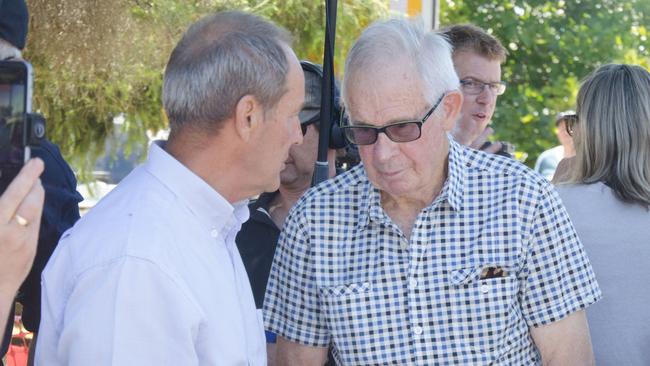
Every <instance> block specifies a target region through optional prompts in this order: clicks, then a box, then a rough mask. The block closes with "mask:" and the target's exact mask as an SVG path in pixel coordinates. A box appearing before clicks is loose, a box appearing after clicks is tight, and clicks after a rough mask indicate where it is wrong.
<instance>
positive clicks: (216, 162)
mask: <svg viewBox="0 0 650 366" xmlns="http://www.w3.org/2000/svg"><path fill="white" fill-rule="evenodd" d="M213 139H214V137H209V136H208V137H204V136H197V135H196V134H190V133H186V134H184V135H182V136H176V137H175V138H174V139H170V140H169V141H167V143H166V146H165V151H167V153H169V154H170V155H171V156H173V157H174V158H175V159H176V160H178V161H179V162H180V163H181V164H183V165H185V167H187V168H188V169H189V170H191V171H192V172H193V173H194V174H196V175H197V176H199V177H200V178H201V179H203V181H205V182H206V183H207V184H209V185H210V186H211V187H212V188H213V189H214V190H215V191H217V192H219V194H220V195H221V196H223V197H224V198H225V199H226V200H227V201H228V202H230V203H231V204H233V203H235V202H239V201H241V200H243V199H246V198H250V197H252V196H254V195H256V194H257V193H259V192H246V190H245V189H244V188H245V185H244V184H243V183H245V182H246V181H247V178H248V177H247V173H246V171H245V169H244V168H243V167H241V166H240V165H238V164H237V157H238V156H239V155H240V154H239V152H238V151H235V150H233V149H230V148H228V147H227V146H226V144H225V143H221V142H215V141H214V140H213ZM215 146H219V147H221V149H219V151H216V150H217V149H216V148H215ZM215 156H219V159H215V158H214V157H215ZM248 179H250V178H248Z"/></svg>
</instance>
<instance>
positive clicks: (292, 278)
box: [264, 206, 330, 347]
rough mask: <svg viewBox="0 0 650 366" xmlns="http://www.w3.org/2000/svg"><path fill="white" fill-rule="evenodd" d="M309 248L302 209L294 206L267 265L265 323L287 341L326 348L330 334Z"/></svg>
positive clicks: (268, 328) (310, 247)
mask: <svg viewBox="0 0 650 366" xmlns="http://www.w3.org/2000/svg"><path fill="white" fill-rule="evenodd" d="M312 249H313V248H312V244H311V243H310V241H309V236H308V232H307V224H306V219H305V217H304V210H302V209H301V206H297V207H294V209H293V210H292V211H291V213H290V214H289V216H288V217H287V219H286V221H285V224H284V229H283V231H282V233H281V234H280V240H279V242H278V248H277V249H276V253H275V257H274V259H273V265H272V266H271V273H270V275H269V282H268V284H267V288H266V295H265V297H264V318H265V326H266V328H267V330H270V331H272V332H274V333H277V334H278V335H279V336H281V337H283V338H285V339H287V340H289V341H292V342H297V343H300V344H304V345H309V346H316V347H327V346H328V345H329V343H330V336H329V333H328V332H327V329H326V326H325V321H324V319H323V317H322V314H321V309H320V301H319V298H318V287H317V282H316V280H317V278H316V276H317V273H316V271H315V268H314V262H313V261H314V259H313V256H312Z"/></svg>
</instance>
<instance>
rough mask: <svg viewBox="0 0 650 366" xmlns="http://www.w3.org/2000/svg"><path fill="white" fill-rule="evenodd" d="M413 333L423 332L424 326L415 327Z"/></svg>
mask: <svg viewBox="0 0 650 366" xmlns="http://www.w3.org/2000/svg"><path fill="white" fill-rule="evenodd" d="M413 333H415V334H417V335H420V334H422V327H420V326H416V327H415V328H413Z"/></svg>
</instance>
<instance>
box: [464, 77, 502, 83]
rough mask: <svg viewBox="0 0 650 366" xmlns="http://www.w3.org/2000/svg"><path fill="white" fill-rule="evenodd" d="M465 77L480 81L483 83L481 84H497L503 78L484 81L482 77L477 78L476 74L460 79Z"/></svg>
mask: <svg viewBox="0 0 650 366" xmlns="http://www.w3.org/2000/svg"><path fill="white" fill-rule="evenodd" d="M467 79H471V80H472V81H478V82H481V83H483V84H498V83H502V82H503V80H497V81H485V80H483V79H480V78H477V77H476V76H466V77H464V78H462V79H460V80H467Z"/></svg>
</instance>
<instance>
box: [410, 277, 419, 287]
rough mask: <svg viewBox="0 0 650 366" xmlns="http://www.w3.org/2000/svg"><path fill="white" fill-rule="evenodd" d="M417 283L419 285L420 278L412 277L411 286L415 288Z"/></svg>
mask: <svg viewBox="0 0 650 366" xmlns="http://www.w3.org/2000/svg"><path fill="white" fill-rule="evenodd" d="M417 285H418V280H416V279H415V278H411V279H410V280H409V286H411V288H415V287H416V286H417Z"/></svg>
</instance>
